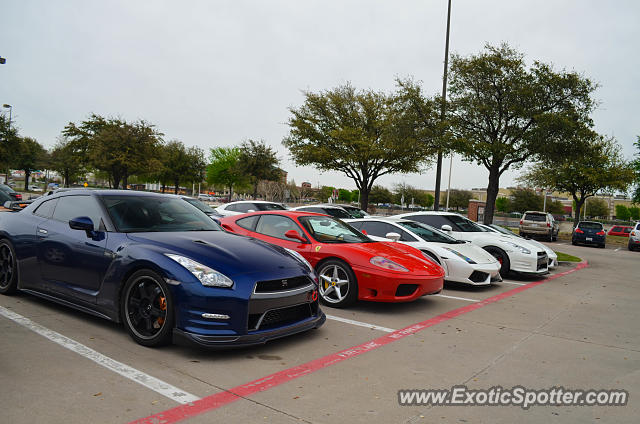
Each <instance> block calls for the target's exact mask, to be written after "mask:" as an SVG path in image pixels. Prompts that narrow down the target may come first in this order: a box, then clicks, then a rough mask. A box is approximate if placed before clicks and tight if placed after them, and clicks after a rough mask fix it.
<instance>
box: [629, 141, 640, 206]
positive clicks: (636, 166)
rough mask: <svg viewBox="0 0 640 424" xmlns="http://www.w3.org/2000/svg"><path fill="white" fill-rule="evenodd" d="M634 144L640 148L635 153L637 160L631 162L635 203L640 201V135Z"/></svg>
mask: <svg viewBox="0 0 640 424" xmlns="http://www.w3.org/2000/svg"><path fill="white" fill-rule="evenodd" d="M633 145H634V146H635V147H636V149H638V151H637V152H636V154H635V160H634V161H633V162H631V166H632V167H633V172H634V178H633V181H634V182H633V185H634V186H635V187H634V190H633V203H640V135H639V136H637V139H636V142H635V143H633Z"/></svg>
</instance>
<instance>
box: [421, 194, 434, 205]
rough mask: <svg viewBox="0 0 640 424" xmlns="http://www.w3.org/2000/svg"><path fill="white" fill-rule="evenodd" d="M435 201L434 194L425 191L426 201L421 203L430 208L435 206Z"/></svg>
mask: <svg viewBox="0 0 640 424" xmlns="http://www.w3.org/2000/svg"><path fill="white" fill-rule="evenodd" d="M434 201H435V198H434V197H433V195H432V194H431V193H426V192H425V195H424V203H421V205H422V206H424V207H425V208H430V207H431V206H433V202H434Z"/></svg>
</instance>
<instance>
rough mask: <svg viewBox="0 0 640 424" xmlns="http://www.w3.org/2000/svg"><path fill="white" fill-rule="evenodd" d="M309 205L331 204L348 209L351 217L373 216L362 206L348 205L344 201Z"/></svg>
mask: <svg viewBox="0 0 640 424" xmlns="http://www.w3.org/2000/svg"><path fill="white" fill-rule="evenodd" d="M309 206H311V207H313V206H322V207H324V206H329V207H331V206H335V207H338V208H342V209H344V210H345V211H347V213H348V214H349V215H351V218H366V217H368V216H371V215H369V214H368V213H367V212H365V211H363V210H362V209H360V208H358V207H356V206H353V205H347V204H343V203H321V204H319V205H309ZM304 207H307V206H304ZM328 215H331V214H328Z"/></svg>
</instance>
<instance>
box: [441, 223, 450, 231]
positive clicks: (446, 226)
mask: <svg viewBox="0 0 640 424" xmlns="http://www.w3.org/2000/svg"><path fill="white" fill-rule="evenodd" d="M440 229H441V230H442V231H447V232H449V231H453V228H451V225H447V224H444V225H443V226H442V227H440Z"/></svg>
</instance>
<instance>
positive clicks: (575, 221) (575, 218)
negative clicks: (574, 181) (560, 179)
mask: <svg viewBox="0 0 640 424" xmlns="http://www.w3.org/2000/svg"><path fill="white" fill-rule="evenodd" d="M585 200H586V198H584V199H580V200H578V197H577V196H573V201H574V202H576V210H575V211H574V215H573V228H576V226H577V225H578V221H580V211H581V210H582V205H584V201H585Z"/></svg>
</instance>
